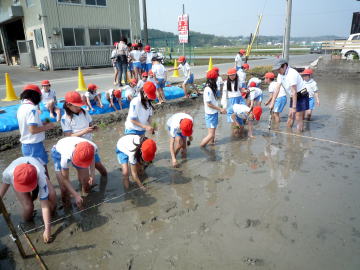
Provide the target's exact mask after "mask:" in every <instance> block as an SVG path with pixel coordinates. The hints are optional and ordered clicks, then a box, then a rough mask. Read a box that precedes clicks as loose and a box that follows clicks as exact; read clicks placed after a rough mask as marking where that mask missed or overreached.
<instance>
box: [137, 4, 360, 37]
mask: <svg viewBox="0 0 360 270" xmlns="http://www.w3.org/2000/svg"><path fill="white" fill-rule="evenodd" d="M141 2H142V1H140V3H141ZM146 2H147V4H146V7H147V19H148V28H154V29H159V30H163V31H168V32H172V33H176V32H177V16H178V15H180V14H181V13H182V4H185V13H188V14H189V17H190V30H192V31H197V32H202V33H206V34H215V35H219V36H239V35H245V36H248V35H249V34H250V33H252V32H254V31H255V27H256V24H257V21H258V17H259V14H260V13H263V21H262V23H261V26H260V35H282V34H283V32H284V21H285V10H286V0H223V1H220V0H147V1H146ZM140 9H141V10H142V6H141V5H140ZM353 12H360V1H356V0H292V20H291V22H292V23H291V36H293V37H303V36H320V35H336V36H340V37H347V36H348V35H349V34H350V27H351V21H352V15H353ZM141 14H142V13H141ZM141 21H142V19H141Z"/></svg>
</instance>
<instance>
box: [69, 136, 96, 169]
mask: <svg viewBox="0 0 360 270" xmlns="http://www.w3.org/2000/svg"><path fill="white" fill-rule="evenodd" d="M94 155H95V147H94V146H93V145H92V144H91V143H89V142H81V143H78V144H77V145H76V146H75V150H74V152H73V156H72V162H73V163H74V165H75V166H77V167H80V168H89V167H90V165H91V162H93V160H94Z"/></svg>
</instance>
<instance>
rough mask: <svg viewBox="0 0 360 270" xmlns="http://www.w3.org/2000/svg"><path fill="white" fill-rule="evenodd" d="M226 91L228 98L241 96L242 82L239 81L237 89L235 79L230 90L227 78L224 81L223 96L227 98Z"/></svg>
mask: <svg viewBox="0 0 360 270" xmlns="http://www.w3.org/2000/svg"><path fill="white" fill-rule="evenodd" d="M226 93H227V96H228V98H232V97H239V96H241V83H240V81H238V87H237V89H235V81H231V91H228V88H227V80H226V81H225V82H224V87H223V97H222V98H226Z"/></svg>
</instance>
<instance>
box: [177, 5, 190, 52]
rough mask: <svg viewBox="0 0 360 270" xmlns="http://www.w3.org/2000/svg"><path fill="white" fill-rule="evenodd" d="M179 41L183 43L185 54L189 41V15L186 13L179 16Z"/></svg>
mask: <svg viewBox="0 0 360 270" xmlns="http://www.w3.org/2000/svg"><path fill="white" fill-rule="evenodd" d="M178 33H179V43H181V44H182V45H183V55H184V56H185V43H188V42H189V15H188V14H185V13H184V6H183V14H182V15H180V16H178Z"/></svg>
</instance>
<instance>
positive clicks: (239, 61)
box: [235, 49, 246, 71]
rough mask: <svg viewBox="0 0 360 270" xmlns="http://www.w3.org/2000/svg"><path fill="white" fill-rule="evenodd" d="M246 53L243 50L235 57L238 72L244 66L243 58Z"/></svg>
mask: <svg viewBox="0 0 360 270" xmlns="http://www.w3.org/2000/svg"><path fill="white" fill-rule="evenodd" d="M245 53H246V51H245V50H244V49H241V50H240V51H239V52H238V53H237V55H236V56H235V69H236V71H238V70H239V69H240V68H241V66H242V65H243V57H244V54H245Z"/></svg>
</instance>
